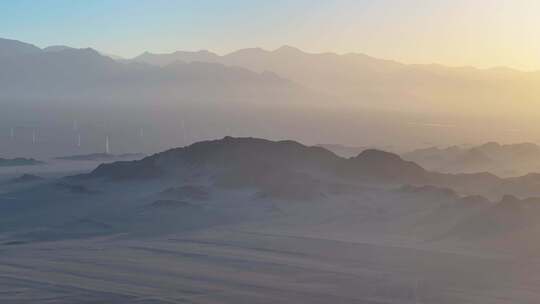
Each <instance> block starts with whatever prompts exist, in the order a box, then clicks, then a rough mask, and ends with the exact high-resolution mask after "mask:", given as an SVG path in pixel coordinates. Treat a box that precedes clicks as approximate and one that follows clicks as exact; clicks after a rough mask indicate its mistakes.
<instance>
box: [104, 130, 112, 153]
mask: <svg viewBox="0 0 540 304" xmlns="http://www.w3.org/2000/svg"><path fill="white" fill-rule="evenodd" d="M110 152H111V151H110V148H109V135H107V136H106V137H105V153H106V154H109V153H110Z"/></svg>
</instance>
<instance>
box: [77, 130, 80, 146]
mask: <svg viewBox="0 0 540 304" xmlns="http://www.w3.org/2000/svg"><path fill="white" fill-rule="evenodd" d="M77 147H79V148H80V147H81V133H79V134H78V135H77Z"/></svg>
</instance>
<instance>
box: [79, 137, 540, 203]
mask: <svg viewBox="0 0 540 304" xmlns="http://www.w3.org/2000/svg"><path fill="white" fill-rule="evenodd" d="M195 173H196V174H200V175H208V176H213V178H214V179H215V180H217V181H220V183H227V184H229V185H232V186H235V187H242V186H253V185H254V184H258V183H261V184H266V182H267V181H269V180H271V181H272V182H275V181H276V180H279V181H280V182H283V183H284V182H286V181H289V182H291V183H292V182H294V183H304V184H305V183H308V184H309V185H311V186H315V185H316V184H317V183H314V181H316V180H319V179H325V180H333V179H336V178H337V179H343V178H345V179H347V180H349V181H354V182H368V183H370V182H371V183H380V184H388V185H399V184H411V185H432V186H438V187H446V188H450V189H454V190H455V191H457V192H458V193H460V194H461V195H483V196H486V197H489V198H497V197H501V196H503V195H505V194H511V195H516V196H519V197H529V196H540V189H538V187H537V185H538V183H539V182H540V174H528V175H525V176H520V177H515V178H500V177H497V176H495V175H493V174H489V173H473V174H446V173H439V172H434V171H428V170H425V169H424V168H422V167H421V166H419V165H417V164H416V163H414V162H411V161H406V160H403V159H402V158H401V157H400V156H399V155H397V154H394V153H389V152H385V151H380V150H374V149H371V150H365V151H363V152H362V153H360V154H359V155H358V156H356V157H353V158H349V159H346V158H342V157H339V156H337V155H335V154H334V153H332V152H330V151H328V150H326V149H324V148H321V147H308V146H304V145H302V144H299V143H297V142H294V141H278V142H274V141H269V140H263V139H257V138H232V137H226V138H223V139H221V140H214V141H203V142H199V143H196V144H193V145H190V146H187V147H183V148H176V149H172V150H168V151H165V152H162V153H158V154H155V155H152V156H149V157H146V158H144V159H142V160H139V161H133V162H115V163H111V164H103V165H100V166H99V167H98V168H97V169H96V170H94V171H93V172H92V173H90V174H88V175H84V176H82V177H84V178H108V179H148V178H150V179H152V178H171V177H177V178H178V177H186V176H190V175H191V174H195ZM300 180H301V181H300Z"/></svg>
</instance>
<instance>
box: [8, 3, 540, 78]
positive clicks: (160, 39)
mask: <svg viewBox="0 0 540 304" xmlns="http://www.w3.org/2000/svg"><path fill="white" fill-rule="evenodd" d="M0 37H4V38H12V39H18V40H23V41H27V42H31V43H34V44H36V45H38V46H41V47H43V46H47V45H52V44H67V45H71V46H76V47H86V46H91V47H94V48H97V49H99V50H101V51H104V52H107V53H112V54H117V55H121V56H125V57H131V56H135V55H137V54H139V53H141V52H143V51H145V50H148V51H151V52H171V51H174V50H179V49H183V50H198V49H209V50H213V51H216V52H218V53H226V52H229V51H232V50H236V49H239V48H244V47H254V46H259V47H263V48H267V49H274V48H277V47H279V46H281V45H284V44H288V45H293V46H297V47H299V48H301V49H304V50H307V51H313V52H322V51H333V52H339V53H347V52H359V53H366V54H368V55H372V56H375V57H381V58H388V59H395V60H398V61H402V62H406V63H433V62H436V63H443V64H448V65H473V66H480V67H492V66H510V67H517V68H521V69H540V1H539V0H272V1H268V0H260V1H258V0H226V1H225V0H223V1H219V0H214V1H210V0H192V1H187V0H176V1H173V0H116V1H115V0H85V1H82V0H81V1H77V0H11V1H10V0H0Z"/></svg>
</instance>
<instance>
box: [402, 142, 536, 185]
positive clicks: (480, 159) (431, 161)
mask: <svg viewBox="0 0 540 304" xmlns="http://www.w3.org/2000/svg"><path fill="white" fill-rule="evenodd" d="M403 157H404V158H405V159H409V160H411V161H414V162H417V163H419V164H421V165H422V166H424V167H426V168H428V169H430V170H436V171H442V172H450V173H459V172H482V171H487V172H491V173H494V174H497V175H499V176H503V177H504V176H519V175H525V174H527V173H532V172H540V146H538V145H536V144H533V143H519V144H505V145H501V144H499V143H496V142H488V143H485V144H482V145H479V146H473V147H458V146H452V147H448V148H437V147H430V148H424V149H418V150H414V151H411V152H407V153H405V154H403Z"/></svg>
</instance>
